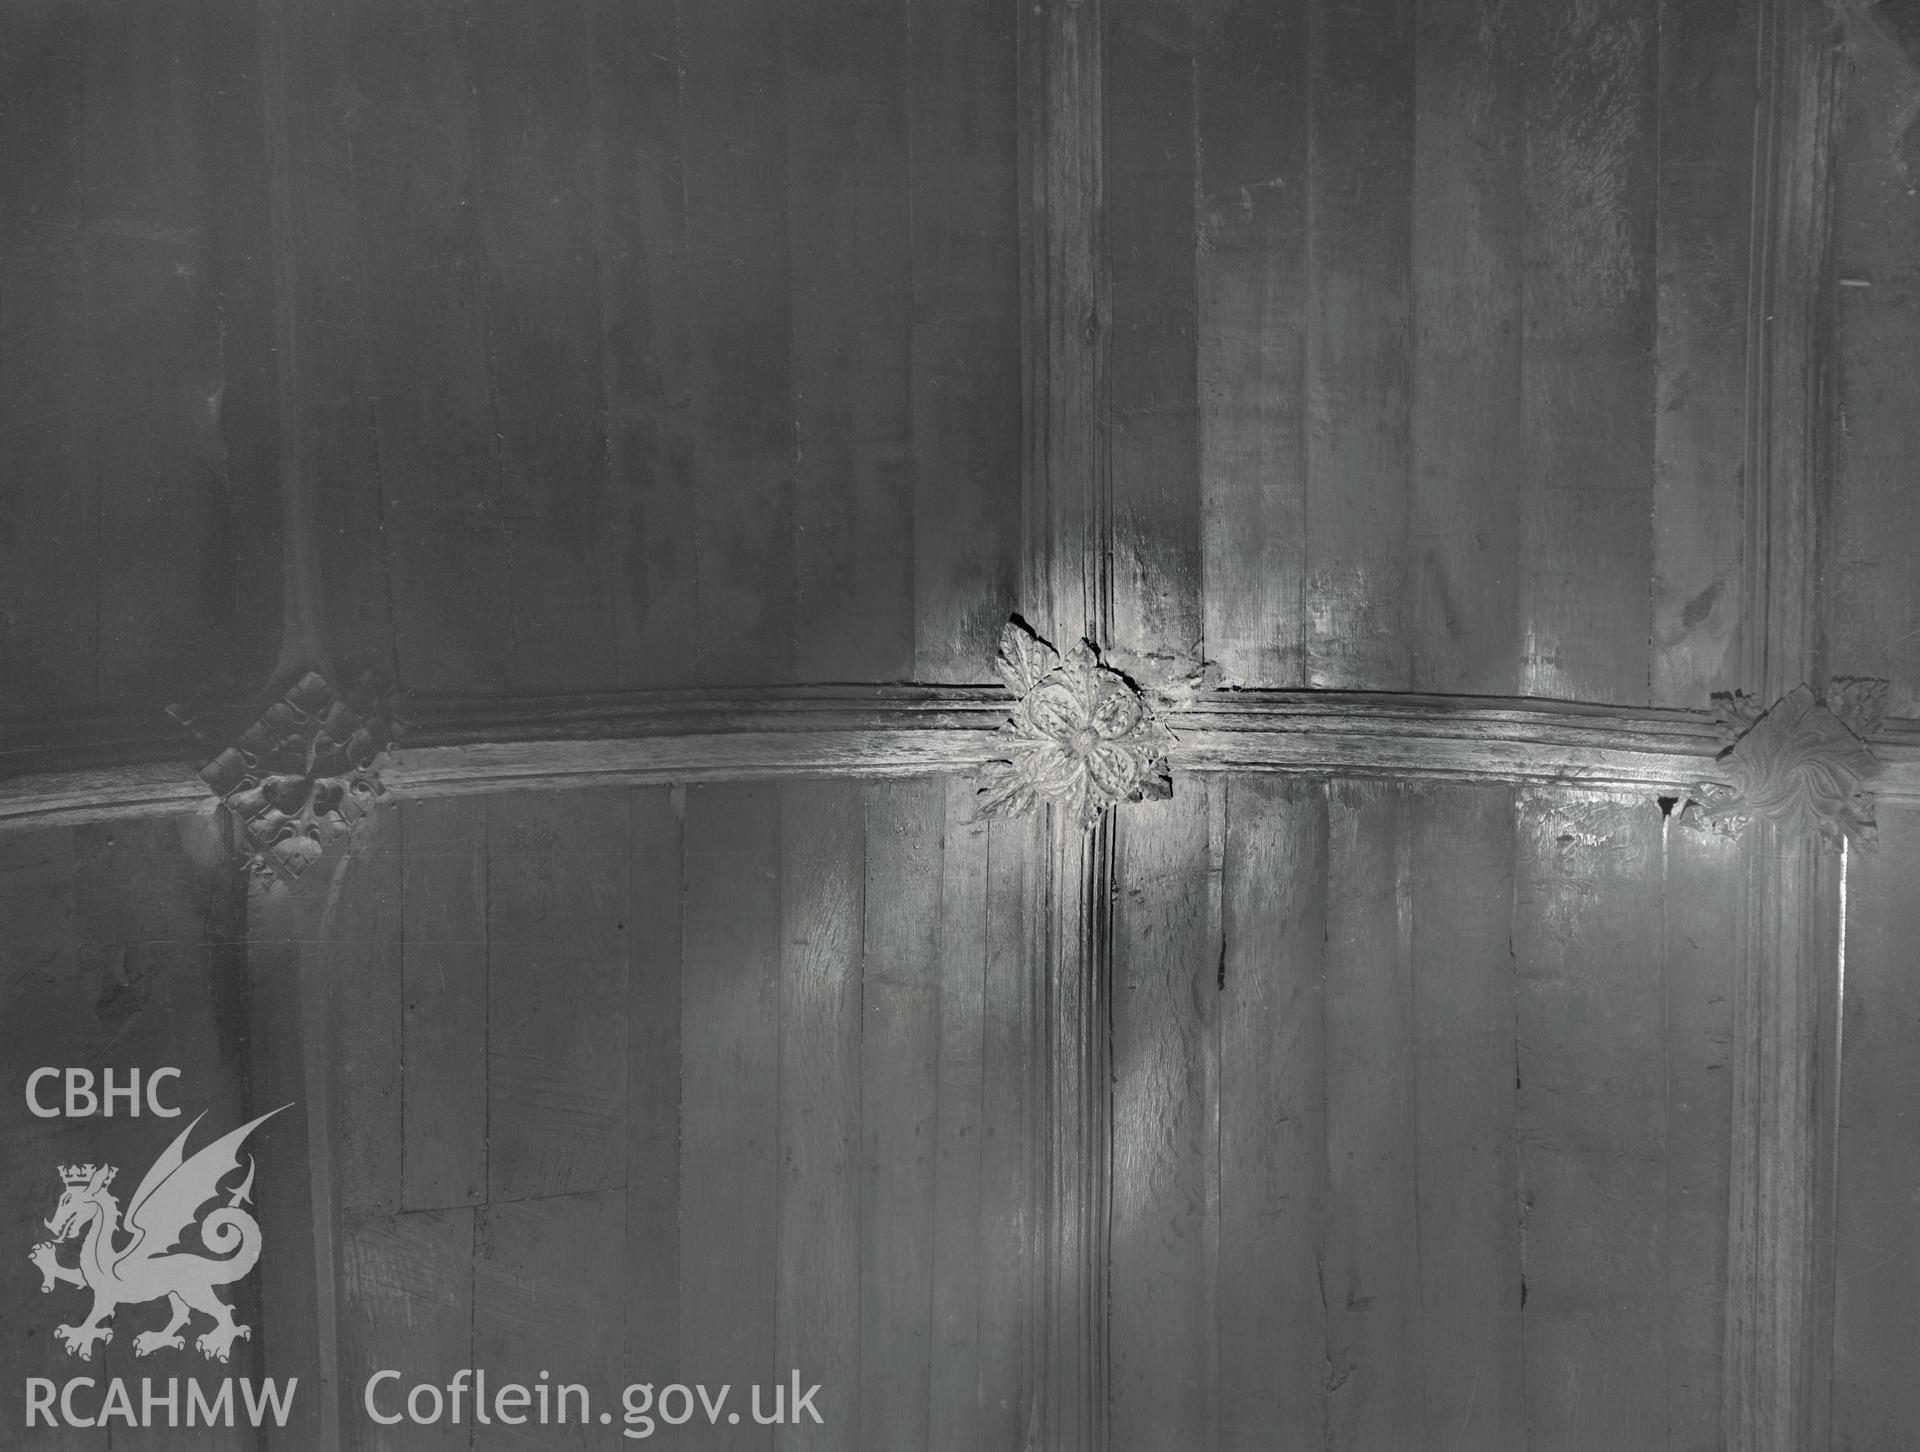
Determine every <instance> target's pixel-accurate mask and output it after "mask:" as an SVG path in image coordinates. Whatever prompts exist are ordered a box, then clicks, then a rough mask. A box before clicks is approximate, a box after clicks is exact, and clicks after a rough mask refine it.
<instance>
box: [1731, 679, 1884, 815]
mask: <svg viewBox="0 0 1920 1452" xmlns="http://www.w3.org/2000/svg"><path fill="white" fill-rule="evenodd" d="M1885 701H1886V682H1884V681H1866V680H1842V681H1836V682H1835V683H1834V685H1833V687H1832V689H1831V691H1830V693H1829V699H1828V701H1827V703H1825V704H1823V703H1822V702H1821V701H1820V700H1819V699H1818V698H1817V697H1816V696H1815V695H1814V693H1813V691H1812V690H1811V689H1810V688H1809V687H1807V686H1804V685H1803V686H1796V687H1795V688H1794V689H1793V690H1791V691H1789V692H1788V693H1787V694H1786V695H1784V696H1782V697H1781V698H1780V699H1779V700H1778V701H1776V702H1774V703H1773V705H1771V706H1767V707H1764V708H1763V707H1761V706H1760V705H1758V703H1756V702H1755V701H1754V700H1753V698H1752V697H1750V696H1746V695H1740V694H1723V695H1717V696H1715V697H1714V702H1715V705H1716V706H1717V707H1718V712H1719V720H1720V726H1721V729H1722V730H1723V731H1725V732H1726V733H1727V735H1728V736H1729V737H1730V738H1731V741H1730V744H1729V745H1728V746H1727V748H1726V749H1725V750H1724V751H1722V752H1721V753H1720V755H1719V757H1718V758H1716V760H1717V766H1718V769H1717V771H1716V773H1715V780H1713V781H1708V782H1702V783H1701V784H1700V785H1699V786H1697V787H1695V788H1694V798H1695V801H1696V803H1697V806H1696V807H1695V809H1694V810H1695V811H1696V812H1697V813H1698V817H1699V819H1700V820H1701V821H1702V822H1703V823H1704V824H1705V825H1707V826H1709V827H1712V828H1715V829H1717V830H1720V831H1728V832H1738V831H1739V830H1740V828H1741V827H1743V826H1744V825H1745V824H1746V823H1747V822H1748V821H1750V820H1752V819H1753V818H1755V817H1764V818H1766V819H1767V820H1768V821H1770V822H1773V823H1774V824H1775V825H1776V826H1778V827H1779V828H1780V829H1782V830H1783V831H1785V832H1788V833H1792V834H1797V835H1808V834H1814V835H1818V836H1820V837H1822V838H1825V839H1826V840H1827V841H1829V842H1832V843H1834V844H1836V845H1838V844H1839V842H1840V841H1841V840H1842V839H1843V838H1849V837H1850V838H1852V839H1853V840H1854V841H1856V842H1862V843H1864V842H1869V841H1871V840H1872V839H1873V836H1874V831H1875V828H1874V820H1873V794H1872V793H1871V792H1870V791H1868V790H1867V788H1866V786H1865V783H1866V782H1867V780H1868V779H1869V778H1871V777H1872V776H1873V775H1874V773H1875V772H1877V771H1878V770H1879V769H1880V763H1879V761H1878V760H1877V759H1876V758H1875V757H1874V754H1873V751H1872V749H1871V748H1870V747H1868V745H1867V743H1866V741H1865V740H1864V738H1865V737H1866V736H1867V735H1869V734H1870V733H1871V732H1872V731H1873V729H1874V727H1876V726H1877V725H1878V724H1879V722H1880V716H1881V714H1882V712H1883V710H1884V708H1885Z"/></svg>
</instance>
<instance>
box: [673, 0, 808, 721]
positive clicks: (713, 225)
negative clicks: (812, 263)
mask: <svg viewBox="0 0 1920 1452" xmlns="http://www.w3.org/2000/svg"><path fill="white" fill-rule="evenodd" d="M679 16H680V64H681V72H680V96H681V107H682V109H681V116H682V124H683V126H684V128H685V129H684V137H685V147H686V151H685V168H686V170H685V176H686V228H687V283H688V289H689V292H690V295H691V298H692V304H693V312H692V324H691V333H690V335H689V336H690V340H691V359H692V369H691V372H692V398H691V404H690V407H691V408H692V411H693V412H692V419H693V426H694V436H693V440H692V442H693V447H694V450H695V453H694V458H693V478H694V481H695V482H694V487H695V490H696V495H695V498H696V508H695V512H694V519H695V529H696V531H697V538H698V540H699V545H698V549H697V575H696V579H697V580H698V591H699V603H698V607H697V615H698V627H699V632H700V635H699V657H698V658H699V662H700V671H699V679H701V680H704V681H709V682H714V683H719V682H736V681H784V680H791V679H792V678H793V671H794V657H793V602H794V551H793V541H794V513H793V509H794V492H793V491H794V484H793V472H794V463H793V439H792V427H793V425H792V420H793V411H792V407H791V402H792V400H791V394H792V389H793V382H794V376H793V364H792V359H791V353H790V349H791V341H792V298H791V295H790V293H789V291H788V284H787V277H788V265H789V249H788V243H787V225H788V207H787V187H786V182H787V129H786V100H785V85H786V81H785V57H784V54H783V46H782V32H783V28H784V26H783V21H782V18H781V9H780V7H779V6H777V5H775V4H773V3H772V0H725V3H720V4H710V5H683V6H681V7H680V9H679Z"/></svg>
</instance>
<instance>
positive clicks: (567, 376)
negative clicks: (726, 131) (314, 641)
mask: <svg viewBox="0 0 1920 1452" xmlns="http://www.w3.org/2000/svg"><path fill="white" fill-rule="evenodd" d="M464 44H465V47H466V52H467V60H468V65H469V77H470V82H471V85H472V98H473V99H472V105H473V115H474V131H473V144H474V151H473V159H474V162H475V164H476V168H477V176H478V185H477V186H476V187H475V188H474V192H473V195H472V197H471V202H472V207H471V208H470V210H472V211H473V212H474V213H475V214H476V221H477V223H478V233H479V235H478V242H479V250H480V258H479V263H480V271H479V276H478V279H477V281H478V283H479V289H480V296H481V298H482V306H483V309H484V316H485V319H486V348H487V378H488V383H489V386H490V390H491V401H492V406H493V410H492V411H493V431H494V434H495V437H496V438H497V439H498V441H499V446H500V489H501V506H502V515H501V529H502V534H503V535H504V538H505V544H506V555H507V575H506V578H505V580H504V581H501V582H496V586H495V588H497V589H498V588H504V592H505V594H506V596H507V599H508V600H509V602H510V609H511V622H512V625H511V633H510V634H509V635H508V636H507V639H506V643H505V658H506V662H507V669H508V670H509V671H510V673H511V679H512V681H513V683H514V685H515V686H516V687H518V688H520V689H522V690H527V689H532V690H542V689H546V690H552V689H559V688H565V687H567V686H573V687H578V686H579V685H581V684H582V683H586V682H591V683H592V684H593V685H594V686H596V687H606V686H611V685H613V684H614V683H615V681H616V679H617V674H618V673H617V670H616V664H615V659H614V653H613V642H614V633H613V598H612V591H613V580H612V575H613V560H612V550H611V543H612V537H611V534H610V530H609V526H610V524H611V515H610V502H609V497H608V483H607V456H606V417H605V402H604V398H603V396H602V390H601V375H600V361H601V360H600V349H599V348H598V347H597V346H596V342H597V340H598V338H599V335H600V326H601V324H600V314H601V307H600V297H599V264H598V260H597V257H596V255H595V248H594V243H595V226H594V199H595V195H596V190H595V183H596V178H595V175H594V170H593V154H592V148H591V146H590V145H588V144H586V142H587V138H589V137H590V136H591V135H592V129H591V121H592V113H591V104H590V93H591V88H590V86H589V84H588V78H589V70H590V47H591V38H590V34H589V20H588V16H587V13H586V11H585V10H584V9H583V8H581V7H577V6H569V7H566V8H564V9H561V10H554V9H552V8H551V7H548V6H544V5H538V4H528V3H527V0H481V3H479V4H476V5H474V6H472V7H469V10H468V15H467V19H466V23H465V27H464ZM496 648H497V647H496Z"/></svg>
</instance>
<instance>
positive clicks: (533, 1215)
mask: <svg viewBox="0 0 1920 1452" xmlns="http://www.w3.org/2000/svg"><path fill="white" fill-rule="evenodd" d="M623 1201H624V1197H623V1196H622V1194H621V1192H620V1191H618V1190H605V1191H600V1192H597V1193H593V1194H579V1195H555V1196H550V1197H548V1198H545V1199H540V1200H526V1201H522V1202H520V1203H518V1204H511V1205H499V1204H495V1205H488V1206H485V1207H484V1208H482V1209H479V1210H477V1211H475V1212H474V1244H473V1356H474V1360H473V1364H474V1365H475V1366H476V1367H486V1368H488V1369H489V1372H488V1377H487V1380H488V1383H489V1386H488V1392H489V1394H490V1395H492V1396H495V1397H497V1396H498V1395H499V1392H500V1391H501V1390H502V1389H503V1388H504V1387H505V1386H506V1385H508V1384H509V1383H512V1384H515V1385H519V1386H524V1387H526V1388H527V1389H528V1391H529V1393H530V1402H529V1405H528V1407H527V1409H526V1410H525V1411H524V1412H522V1413H521V1415H523V1416H525V1417H526V1418H527V1421H526V1424H525V1425H521V1426H512V1425H508V1424H507V1423H506V1422H504V1421H502V1420H501V1419H500V1418H499V1417H498V1416H497V1415H496V1417H495V1419H494V1421H493V1422H492V1424H491V1425H487V1426H475V1427H473V1428H472V1429H471V1430H472V1432H473V1443H472V1445H473V1446H474V1447H475V1448H476V1449H489V1452H490V1449H494V1448H501V1449H505V1448H548V1447H593V1446H596V1445H600V1444H601V1443H603V1441H604V1439H605V1437H606V1429H605V1428H604V1427H600V1426H597V1425H596V1426H588V1425H583V1424H582V1423H581V1422H580V1420H579V1398H578V1395H577V1394H575V1395H573V1396H570V1397H568V1398H567V1399H566V1401H565V1402H564V1403H562V1401H561V1400H560V1388H561V1387H562V1386H565V1385H569V1384H571V1385H577V1386H585V1387H586V1388H587V1392H588V1396H589V1398H590V1399H591V1400H589V1402H588V1408H589V1410H590V1411H591V1409H592V1407H593V1405H594V1402H595V1401H600V1400H602V1399H604V1398H609V1397H611V1396H612V1395H613V1389H614V1388H615V1387H618V1386H620V1385H622V1384H623V1382H622V1379H621V1375H620V1372H621V1366H620V1361H619V1357H618V1354H617V1352H618V1348H619V1346H620V1337H621V1329H622V1327H623V1325H624V1322H625V1308H624V1306H623V1304H622V1299H623V1293H624V1291H625V1288H626V1277H625V1275H624V1274H622V1259H623V1254H624V1245H625V1234H626V1229H625V1227H626V1214H625V1206H624V1203H623ZM543 1372H550V1373H551V1376H550V1377H543V1376H542V1375H541V1373H543ZM543 1385H544V1386H548V1387H551V1388H552V1389H553V1390H552V1391H551V1392H550V1393H549V1395H550V1396H551V1398H552V1401H551V1403H550V1405H551V1407H552V1410H551V1411H550V1412H549V1414H548V1422H547V1425H544V1426H543V1425H541V1424H540V1421H539V1406H540V1402H539V1397H540V1393H541V1390H542V1388H543ZM563 1406H564V1408H565V1411H566V1418H567V1419H566V1421H565V1422H564V1423H563V1422H561V1421H560V1412H561V1409H562V1407H563ZM603 1409H604V1406H603Z"/></svg>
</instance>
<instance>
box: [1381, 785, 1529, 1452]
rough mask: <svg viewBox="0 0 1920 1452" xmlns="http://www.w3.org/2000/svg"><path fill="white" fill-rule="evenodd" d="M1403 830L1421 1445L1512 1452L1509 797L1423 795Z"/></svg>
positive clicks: (1515, 1257)
mask: <svg viewBox="0 0 1920 1452" xmlns="http://www.w3.org/2000/svg"><path fill="white" fill-rule="evenodd" d="M1407 833H1408V842H1407V865H1406V871H1407V875H1408V878H1409V879H1410V883H1409V901H1410V905H1411V911H1412V917H1413V938H1412V949H1413V963H1414V1004H1415V1010H1414V1049H1415V1060H1414V1075H1415V1082H1414V1095H1415V1099H1416V1102H1417V1105H1418V1113H1419V1140H1418V1161H1419V1171H1418V1182H1419V1234H1420V1244H1421V1246H1422V1247H1423V1248H1424V1249H1425V1251H1426V1252H1427V1253H1423V1254H1422V1256H1421V1261H1420V1301H1421V1320H1420V1332H1421V1339H1422V1347H1421V1368H1422V1371H1423V1373H1424V1375H1423V1381H1424V1384H1425V1390H1426V1408H1425V1415H1426V1428H1427V1438H1428V1443H1427V1445H1430V1446H1433V1447H1436V1448H1457V1449H1461V1452H1467V1449H1473V1452H1480V1449H1485V1452H1521V1449H1524V1448H1525V1447H1526V1446H1527V1445H1528V1443H1527V1423H1526V1386H1525V1381H1526V1361H1525V1347H1524V1344H1523V1342H1522V1338H1521V1319H1520V1318H1521V1306H1520V1285H1521V1268H1520V1236H1519V1220H1518V1216H1517V1215H1516V1213H1515V1212H1516V1209H1517V1207H1518V1205H1519V1199H1520V1195H1519V1191H1520V1163H1519V1161H1520V1153H1519V1145H1518V1144H1517V1143H1516V1142H1515V1136H1514V1128H1515V1108H1516V1106H1515V1099H1514V1080H1513V1064H1514V1050H1515V1044H1514V1021H1515V1020H1514V1015H1515V1010H1516V1007H1517V1001H1516V996H1515V978H1514V963H1513V949H1512V941H1511V937H1510V933H1511V928H1512V921H1513V792H1512V790H1511V789H1510V788H1507V787H1500V786H1434V787H1431V788H1428V789H1425V790H1423V791H1421V792H1419V793H1418V794H1417V795H1415V796H1413V797H1412V798H1411V799H1410V800H1409V802H1408V804H1407Z"/></svg>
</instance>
